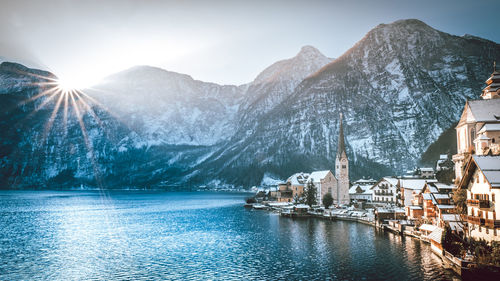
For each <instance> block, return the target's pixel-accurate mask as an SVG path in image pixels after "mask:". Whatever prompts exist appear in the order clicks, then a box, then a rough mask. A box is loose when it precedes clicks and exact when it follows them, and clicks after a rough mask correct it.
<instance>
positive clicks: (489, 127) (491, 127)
mask: <svg viewBox="0 0 500 281" xmlns="http://www.w3.org/2000/svg"><path fill="white" fill-rule="evenodd" d="M495 131H500V123H493V124H484V126H483V127H482V128H481V130H479V132H478V133H479V134H480V133H484V132H495Z"/></svg>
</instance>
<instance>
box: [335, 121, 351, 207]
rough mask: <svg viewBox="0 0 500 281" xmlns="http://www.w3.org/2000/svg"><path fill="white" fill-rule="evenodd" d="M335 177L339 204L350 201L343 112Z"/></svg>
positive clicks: (336, 196)
mask: <svg viewBox="0 0 500 281" xmlns="http://www.w3.org/2000/svg"><path fill="white" fill-rule="evenodd" d="M335 177H336V178H337V192H336V194H335V195H333V196H334V199H336V201H337V204H348V203H349V159H347V153H346V150H345V139H344V127H343V125H342V113H340V123H339V140H338V149H337V157H336V159H335Z"/></svg>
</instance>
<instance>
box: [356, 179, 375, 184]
mask: <svg viewBox="0 0 500 281" xmlns="http://www.w3.org/2000/svg"><path fill="white" fill-rule="evenodd" d="M376 182H377V181H376V180H374V179H359V180H357V181H355V182H354V184H362V183H376Z"/></svg>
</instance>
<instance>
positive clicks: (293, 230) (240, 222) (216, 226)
mask: <svg viewBox="0 0 500 281" xmlns="http://www.w3.org/2000/svg"><path fill="white" fill-rule="evenodd" d="M245 196H246V195H245V194H234V193H233V194H231V193H210V192H206V193H166V192H132V191H112V192H99V191H95V192H89V191H85V192H83V191H61V192H58V191H0V259H1V262H0V279H1V280H21V279H22V280H130V279H133V280H172V279H181V280H200V279H201V280H207V279H216V280H236V279H238V280H239V279H243V280H255V279H258V280H450V279H453V278H456V277H455V276H454V275H453V273H452V272H450V271H447V270H444V269H443V268H442V266H441V264H442V262H441V260H440V259H439V258H438V257H437V256H435V255H434V254H432V252H431V250H430V247H429V246H428V245H427V244H424V243H422V242H419V241H415V240H413V239H409V238H406V239H405V238H402V237H400V236H397V235H393V234H390V233H384V232H381V231H377V230H375V229H374V228H373V227H371V226H367V225H363V224H358V223H354V222H343V221H333V222H332V221H323V220H318V219H290V218H281V217H279V216H278V215H276V214H272V213H269V212H266V211H257V210H247V209H245V208H243V206H242V205H243V199H244V197H245Z"/></svg>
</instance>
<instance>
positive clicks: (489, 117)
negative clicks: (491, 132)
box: [468, 99, 500, 122]
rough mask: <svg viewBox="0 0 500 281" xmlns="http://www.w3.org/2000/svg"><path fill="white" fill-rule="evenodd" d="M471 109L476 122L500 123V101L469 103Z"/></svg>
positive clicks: (488, 100)
mask: <svg viewBox="0 0 500 281" xmlns="http://www.w3.org/2000/svg"><path fill="white" fill-rule="evenodd" d="M468 104H469V108H470V110H471V112H472V115H473V116H474V119H476V122H497V121H500V120H499V119H498V118H497V117H500V99H487V100H473V101H468Z"/></svg>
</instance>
